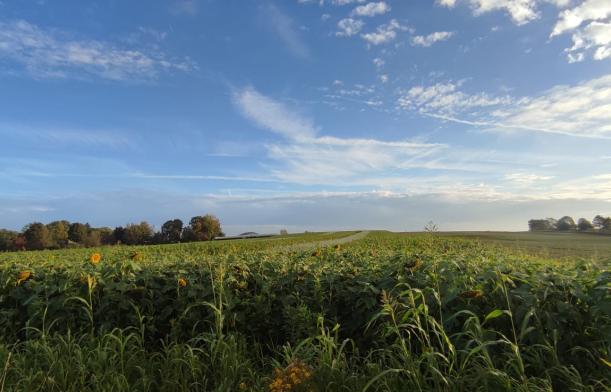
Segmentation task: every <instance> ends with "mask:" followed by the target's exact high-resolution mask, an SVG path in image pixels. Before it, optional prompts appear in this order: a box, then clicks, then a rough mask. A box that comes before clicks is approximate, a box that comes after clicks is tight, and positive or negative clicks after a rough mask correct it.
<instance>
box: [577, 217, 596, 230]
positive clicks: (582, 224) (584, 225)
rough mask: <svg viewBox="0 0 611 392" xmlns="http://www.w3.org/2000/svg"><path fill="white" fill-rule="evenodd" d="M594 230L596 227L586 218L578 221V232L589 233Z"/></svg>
mask: <svg viewBox="0 0 611 392" xmlns="http://www.w3.org/2000/svg"><path fill="white" fill-rule="evenodd" d="M593 228H594V226H592V223H590V221H589V220H587V219H586V218H579V220H578V221H577V230H579V231H588V230H592V229H593Z"/></svg>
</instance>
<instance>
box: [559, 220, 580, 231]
mask: <svg viewBox="0 0 611 392" xmlns="http://www.w3.org/2000/svg"><path fill="white" fill-rule="evenodd" d="M575 227H577V225H575V221H574V220H573V218H571V217H570V216H563V217H562V218H560V219H558V223H557V224H556V228H557V229H558V230H559V231H569V230H575Z"/></svg>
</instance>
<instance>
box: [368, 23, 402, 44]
mask: <svg viewBox="0 0 611 392" xmlns="http://www.w3.org/2000/svg"><path fill="white" fill-rule="evenodd" d="M407 30H409V28H408V27H406V26H403V25H401V24H400V23H399V22H398V21H397V20H396V19H392V20H391V21H390V22H388V23H386V24H383V25H380V26H378V28H377V29H376V31H373V32H371V33H366V34H361V37H362V38H363V39H364V40H365V41H367V43H369V44H371V45H381V44H385V43H387V42H390V41H392V40H394V39H395V38H396V37H397V31H407Z"/></svg>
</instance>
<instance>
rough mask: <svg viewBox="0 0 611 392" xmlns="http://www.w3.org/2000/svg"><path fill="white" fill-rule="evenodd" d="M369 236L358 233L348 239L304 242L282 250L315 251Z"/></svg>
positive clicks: (364, 232) (363, 232) (362, 232)
mask: <svg viewBox="0 0 611 392" xmlns="http://www.w3.org/2000/svg"><path fill="white" fill-rule="evenodd" d="M367 234H369V232H368V231H359V232H358V233H355V234H352V235H349V236H348V237H342V238H336V239H331V240H320V241H313V242H306V243H305V244H295V245H288V246H284V247H282V248H281V249H282V250H307V249H316V248H324V247H327V246H334V245H338V244H346V243H348V242H352V241H356V240H360V239H363V238H365V237H367Z"/></svg>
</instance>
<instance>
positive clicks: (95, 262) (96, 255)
mask: <svg viewBox="0 0 611 392" xmlns="http://www.w3.org/2000/svg"><path fill="white" fill-rule="evenodd" d="M89 259H90V260H91V264H93V265H98V264H99V263H100V260H102V255H101V254H99V253H94V254H92V255H91V257H90V258H89Z"/></svg>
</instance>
